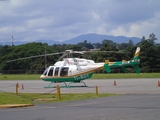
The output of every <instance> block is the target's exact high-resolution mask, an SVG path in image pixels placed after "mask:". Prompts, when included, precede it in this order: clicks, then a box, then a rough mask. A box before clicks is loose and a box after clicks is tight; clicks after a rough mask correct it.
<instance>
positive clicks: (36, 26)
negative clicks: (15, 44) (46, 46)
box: [0, 0, 160, 43]
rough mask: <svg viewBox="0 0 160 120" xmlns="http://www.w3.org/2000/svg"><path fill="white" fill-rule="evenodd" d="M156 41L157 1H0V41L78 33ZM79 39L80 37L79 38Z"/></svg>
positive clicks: (65, 37)
mask: <svg viewBox="0 0 160 120" xmlns="http://www.w3.org/2000/svg"><path fill="white" fill-rule="evenodd" d="M88 33H96V34H101V35H113V36H126V37H139V38H142V37H143V36H145V38H148V37H149V35H150V34H151V33H154V34H155V35H156V36H155V37H156V38H157V39H158V40H156V42H157V43H160V34H159V33H160V0H0V42H6V41H11V38H12V36H13V38H14V41H21V42H33V41H36V40H55V41H64V40H68V39H71V38H74V37H77V36H79V35H82V34H88ZM82 41H83V40H82Z"/></svg>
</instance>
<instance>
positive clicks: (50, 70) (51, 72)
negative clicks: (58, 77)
mask: <svg viewBox="0 0 160 120" xmlns="http://www.w3.org/2000/svg"><path fill="white" fill-rule="evenodd" d="M53 70H54V68H53V67H51V68H50V69H49V72H48V76H53Z"/></svg>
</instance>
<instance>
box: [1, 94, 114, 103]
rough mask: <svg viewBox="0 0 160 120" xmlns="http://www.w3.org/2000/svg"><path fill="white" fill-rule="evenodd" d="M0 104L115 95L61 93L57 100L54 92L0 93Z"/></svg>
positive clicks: (62, 100)
mask: <svg viewBox="0 0 160 120" xmlns="http://www.w3.org/2000/svg"><path fill="white" fill-rule="evenodd" d="M0 96H1V99H0V105H5V104H36V103H49V102H64V101H75V100H84V99H91V98H97V97H106V96H108V97H109V96H116V94H107V93H105V94H98V95H96V94H95V93H83V94H73V93H69V94H61V100H58V98H57V95H56V94H38V93H19V94H18V95H15V94H14V93H0Z"/></svg>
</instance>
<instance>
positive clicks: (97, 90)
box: [96, 86, 98, 95]
mask: <svg viewBox="0 0 160 120" xmlns="http://www.w3.org/2000/svg"><path fill="white" fill-rule="evenodd" d="M96 95H98V86H96Z"/></svg>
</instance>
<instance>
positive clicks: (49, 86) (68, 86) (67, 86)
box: [44, 81, 88, 88]
mask: <svg viewBox="0 0 160 120" xmlns="http://www.w3.org/2000/svg"><path fill="white" fill-rule="evenodd" d="M53 83H58V82H51V83H50V84H49V85H48V86H45V87H44V88H56V86H51V85H52V84H53ZM59 83H62V82H59ZM63 83H64V84H65V86H60V88H72V87H88V86H87V85H86V83H85V82H83V81H81V82H70V83H69V84H68V85H67V83H65V82H63ZM73 83H83V84H84V85H83V86H70V85H71V84H73Z"/></svg>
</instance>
